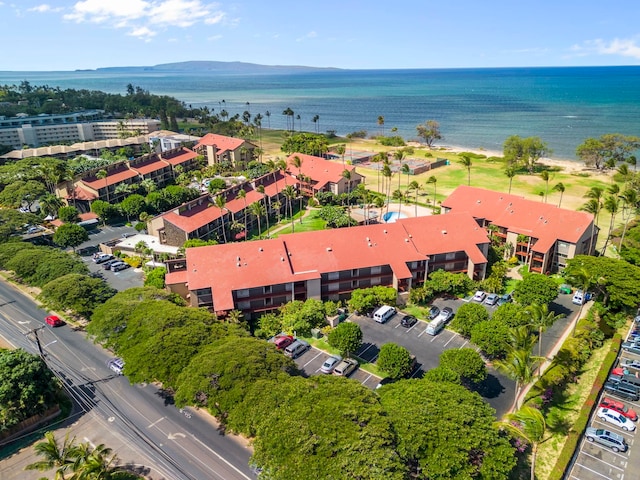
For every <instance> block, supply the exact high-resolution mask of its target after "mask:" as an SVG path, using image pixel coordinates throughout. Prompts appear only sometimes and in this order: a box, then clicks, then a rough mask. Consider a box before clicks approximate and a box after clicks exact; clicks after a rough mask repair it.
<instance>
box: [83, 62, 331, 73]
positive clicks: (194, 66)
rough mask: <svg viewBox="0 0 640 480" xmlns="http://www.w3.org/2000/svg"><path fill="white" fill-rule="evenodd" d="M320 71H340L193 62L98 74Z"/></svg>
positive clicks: (102, 69) (113, 70) (105, 69)
mask: <svg viewBox="0 0 640 480" xmlns="http://www.w3.org/2000/svg"><path fill="white" fill-rule="evenodd" d="M319 70H340V69H338V68H333V67H328V68H322V67H306V66H301V65H259V64H257V63H245V62H215V61H191V62H178V63H163V64H161V65H155V66H152V67H105V68H98V69H96V71H98V72H211V73H302V72H313V71H319Z"/></svg>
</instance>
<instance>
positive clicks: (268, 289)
mask: <svg viewBox="0 0 640 480" xmlns="http://www.w3.org/2000/svg"><path fill="white" fill-rule="evenodd" d="M264 293H271V285H267V286H266V287H264Z"/></svg>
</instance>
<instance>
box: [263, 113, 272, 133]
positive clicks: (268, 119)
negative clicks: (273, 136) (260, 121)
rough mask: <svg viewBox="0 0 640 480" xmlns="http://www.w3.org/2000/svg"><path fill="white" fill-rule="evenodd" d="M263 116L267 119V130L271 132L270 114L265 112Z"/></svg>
mask: <svg viewBox="0 0 640 480" xmlns="http://www.w3.org/2000/svg"><path fill="white" fill-rule="evenodd" d="M264 116H265V117H267V124H268V125H269V130H271V112H270V111H269V110H267V111H266V112H264Z"/></svg>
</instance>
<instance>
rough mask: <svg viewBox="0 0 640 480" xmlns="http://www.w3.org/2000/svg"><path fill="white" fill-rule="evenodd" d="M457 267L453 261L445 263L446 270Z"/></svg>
mask: <svg viewBox="0 0 640 480" xmlns="http://www.w3.org/2000/svg"><path fill="white" fill-rule="evenodd" d="M455 268H456V264H455V263H453V262H450V263H445V265H444V269H445V270H449V271H451V270H455Z"/></svg>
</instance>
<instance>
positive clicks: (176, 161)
mask: <svg viewBox="0 0 640 480" xmlns="http://www.w3.org/2000/svg"><path fill="white" fill-rule="evenodd" d="M197 156H198V154H197V153H196V152H194V151H192V150H189V149H188V148H185V147H181V148H180V150H179V153H173V154H167V153H163V154H162V155H161V158H162V160H164V161H165V162H169V163H170V164H171V165H173V166H174V167H175V166H176V165H180V164H181V163H185V162H188V161H189V160H192V159H194V158H196V157H197Z"/></svg>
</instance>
